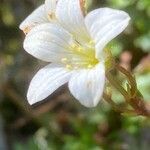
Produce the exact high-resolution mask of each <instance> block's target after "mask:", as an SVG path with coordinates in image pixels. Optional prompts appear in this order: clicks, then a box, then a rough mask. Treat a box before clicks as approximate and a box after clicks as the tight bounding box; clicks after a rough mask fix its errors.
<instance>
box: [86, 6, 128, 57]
mask: <svg viewBox="0 0 150 150" xmlns="http://www.w3.org/2000/svg"><path fill="white" fill-rule="evenodd" d="M129 20H130V17H129V15H128V14H127V13H126V12H124V11H121V10H115V9H111V8H100V9H97V10H94V11H92V12H90V13H89V14H88V15H87V16H86V18H85V24H86V26H87V28H88V30H89V31H90V34H91V36H92V38H93V39H94V41H95V43H96V50H97V52H96V56H97V58H100V55H101V51H102V50H103V48H104V47H105V46H106V44H108V42H110V41H111V40H112V39H113V38H115V37H116V36H117V35H119V34H120V33H121V32H122V31H123V30H124V29H125V28H126V27H127V25H128V23H129Z"/></svg>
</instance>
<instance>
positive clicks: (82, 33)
mask: <svg viewBox="0 0 150 150" xmlns="http://www.w3.org/2000/svg"><path fill="white" fill-rule="evenodd" d="M56 17H57V19H58V20H59V22H60V23H61V24H62V26H63V27H65V28H66V29H67V30H68V31H69V32H70V33H72V34H73V35H74V36H75V38H76V39H77V40H78V41H79V42H83V41H84V40H88V39H89V34H88V32H87V30H86V27H85V23H84V15H83V10H82V6H81V0H59V1H58V3H57V8H56Z"/></svg>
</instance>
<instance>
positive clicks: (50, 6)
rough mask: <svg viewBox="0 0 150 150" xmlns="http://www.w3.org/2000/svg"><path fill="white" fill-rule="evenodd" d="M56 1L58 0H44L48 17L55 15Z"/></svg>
mask: <svg viewBox="0 0 150 150" xmlns="http://www.w3.org/2000/svg"><path fill="white" fill-rule="evenodd" d="M57 1H58V0H45V10H46V13H47V15H48V16H49V18H50V19H53V18H52V17H55V11H56V5H57Z"/></svg>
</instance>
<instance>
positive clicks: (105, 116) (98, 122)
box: [0, 0, 150, 150]
mask: <svg viewBox="0 0 150 150" xmlns="http://www.w3.org/2000/svg"><path fill="white" fill-rule="evenodd" d="M43 2H44V0H0V150H149V149H150V120H149V119H147V118H144V117H141V116H139V117H132V116H129V115H126V114H122V115H121V114H120V113H118V112H115V111H114V110H112V108H111V106H109V105H108V104H107V103H106V102H105V101H104V100H102V101H101V102H100V103H99V105H98V106H97V107H96V108H93V109H87V108H85V107H83V106H81V105H80V104H79V103H78V102H77V101H76V100H75V99H74V98H73V97H72V96H71V94H70V93H69V92H68V89H67V85H65V86H63V87H62V88H60V89H59V90H57V91H56V92H55V93H54V94H53V95H52V96H50V97H48V98H47V99H46V100H45V101H43V102H41V103H38V104H36V105H34V106H29V104H28V103H27V100H26V91H27V89H28V85H29V83H30V80H31V79H32V77H33V75H34V74H35V73H36V72H37V70H39V69H40V68H41V67H42V66H44V65H45V64H44V63H43V62H41V61H38V60H37V59H35V58H33V57H32V56H30V55H29V54H27V53H26V52H25V51H24V50H23V48H22V45H23V39H24V34H23V33H22V32H21V31H20V30H19V28H18V26H19V24H20V22H21V21H22V20H24V19H25V17H26V16H28V15H29V13H31V12H32V11H33V10H34V9H35V8H36V7H37V6H39V5H40V4H41V3H43ZM104 6H106V7H112V8H117V9H122V10H125V11H126V12H128V13H129V14H130V16H131V18H132V20H131V22H130V25H129V26H128V28H127V29H126V31H125V32H124V33H123V34H121V35H120V36H118V38H116V39H114V40H113V41H112V42H111V43H110V44H109V45H108V47H109V48H110V49H111V51H112V53H113V55H114V57H115V58H116V61H118V63H120V65H122V66H123V67H125V68H126V69H128V70H131V71H132V72H133V73H134V74H135V76H136V79H137V83H138V88H139V90H140V92H141V93H142V94H143V96H144V100H145V101H147V102H148V101H149V100H150V55H149V52H150V0H93V1H92V0H88V11H91V10H93V9H95V8H98V7H104ZM116 76H117V75H116ZM118 76H119V75H118ZM119 77H120V76H119ZM120 78H121V79H122V77H120ZM122 81H123V82H124V80H122ZM113 99H114V100H115V101H116V102H117V103H118V105H120V104H122V103H123V98H122V97H121V96H120V95H119V94H118V93H117V92H116V91H115V90H114V89H113Z"/></svg>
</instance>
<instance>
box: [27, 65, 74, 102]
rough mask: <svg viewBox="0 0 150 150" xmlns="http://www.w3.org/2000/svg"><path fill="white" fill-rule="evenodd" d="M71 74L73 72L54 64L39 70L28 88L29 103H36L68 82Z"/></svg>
mask: <svg viewBox="0 0 150 150" xmlns="http://www.w3.org/2000/svg"><path fill="white" fill-rule="evenodd" d="M71 74H72V72H69V71H67V70H65V69H64V68H63V67H61V66H59V65H54V64H50V65H47V66H46V67H44V68H43V69H41V70H39V71H38V72H37V74H36V75H35V76H34V77H33V79H32V81H31V83H30V86H29V89H28V93H27V99H28V101H29V103H30V104H34V103H36V102H39V101H41V100H43V99H45V98H46V97H48V96H49V95H50V94H52V93H53V92H54V91H55V90H56V89H58V88H59V87H60V86H62V85H63V84H65V83H67V82H68V80H69V79H70V77H71Z"/></svg>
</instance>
